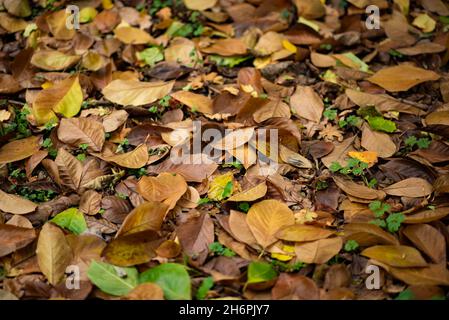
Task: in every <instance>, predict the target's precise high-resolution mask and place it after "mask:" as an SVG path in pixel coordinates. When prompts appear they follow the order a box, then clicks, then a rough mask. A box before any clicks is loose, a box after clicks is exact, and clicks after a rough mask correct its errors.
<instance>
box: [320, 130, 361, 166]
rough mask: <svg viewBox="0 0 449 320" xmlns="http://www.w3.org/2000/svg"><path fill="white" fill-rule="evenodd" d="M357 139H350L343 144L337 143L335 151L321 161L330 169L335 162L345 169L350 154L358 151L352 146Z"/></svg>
mask: <svg viewBox="0 0 449 320" xmlns="http://www.w3.org/2000/svg"><path fill="white" fill-rule="evenodd" d="M354 139H355V137H350V138H347V139H345V140H343V141H342V142H341V143H336V144H335V148H334V150H332V152H331V153H329V154H328V155H327V156H325V157H323V158H321V161H322V162H323V164H324V165H325V166H326V168H329V167H330V165H331V164H332V163H333V162H338V163H339V164H340V165H341V166H343V167H345V166H346V164H347V160H348V159H349V156H348V152H350V151H356V150H355V149H354V147H353V146H352V143H353V142H354Z"/></svg>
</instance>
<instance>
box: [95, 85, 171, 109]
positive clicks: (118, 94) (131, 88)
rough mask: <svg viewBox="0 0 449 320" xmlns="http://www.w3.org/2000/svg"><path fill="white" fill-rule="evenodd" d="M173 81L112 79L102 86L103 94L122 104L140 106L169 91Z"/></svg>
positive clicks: (110, 99) (157, 98) (159, 97)
mask: <svg viewBox="0 0 449 320" xmlns="http://www.w3.org/2000/svg"><path fill="white" fill-rule="evenodd" d="M173 85H174V82H173V81H172V82H161V81H157V82H140V81H136V80H120V79H118V80H113V81H111V82H110V83H109V84H108V85H107V86H106V87H104V88H103V91H102V93H103V95H104V97H105V98H106V99H108V100H109V101H111V102H114V103H117V104H119V105H122V106H126V105H131V106H141V105H144V104H149V103H152V102H155V101H156V100H159V99H161V98H163V97H164V96H166V95H167V94H169V93H170V91H171V89H172V88H173Z"/></svg>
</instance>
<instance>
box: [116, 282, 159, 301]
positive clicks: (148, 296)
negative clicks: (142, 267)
mask: <svg viewBox="0 0 449 320" xmlns="http://www.w3.org/2000/svg"><path fill="white" fill-rule="evenodd" d="M121 299H123V300H164V291H162V289H161V287H159V286H158V285H157V284H155V283H151V282H147V283H142V284H139V285H138V286H137V287H135V288H134V289H133V290H131V291H130V292H129V293H128V294H127V295H126V296H124V297H122V298H121Z"/></svg>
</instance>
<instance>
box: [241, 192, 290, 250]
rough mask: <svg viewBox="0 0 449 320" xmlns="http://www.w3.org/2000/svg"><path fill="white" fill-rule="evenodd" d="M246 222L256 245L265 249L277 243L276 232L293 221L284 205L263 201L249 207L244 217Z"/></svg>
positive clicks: (288, 209) (272, 201)
mask: <svg viewBox="0 0 449 320" xmlns="http://www.w3.org/2000/svg"><path fill="white" fill-rule="evenodd" d="M246 222H247V223H248V226H249V228H250V230H251V232H252V233H253V235H254V237H255V238H256V240H257V243H258V244H260V245H261V246H262V248H266V247H268V246H269V245H271V244H273V243H274V242H276V241H277V239H276V237H275V234H276V232H277V231H278V230H279V229H281V228H282V227H285V226H289V225H292V224H293V223H294V222H295V219H294V216H293V212H292V211H291V210H290V208H289V207H288V206H287V205H286V204H285V203H283V202H280V201H278V200H264V201H261V202H258V203H256V204H254V205H252V206H251V208H250V209H249V211H248V214H247V215H246Z"/></svg>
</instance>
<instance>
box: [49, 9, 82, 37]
mask: <svg viewBox="0 0 449 320" xmlns="http://www.w3.org/2000/svg"><path fill="white" fill-rule="evenodd" d="M69 18H70V16H69V13H67V12H66V11H65V10H59V11H56V12H53V13H51V14H50V15H49V16H47V18H46V21H47V24H48V28H49V29H50V32H51V33H52V34H53V37H54V38H55V39H58V40H71V39H72V38H73V37H74V36H75V33H76V30H75V29H74V28H72V29H68V28H67V26H66V21H67V19H69Z"/></svg>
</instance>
